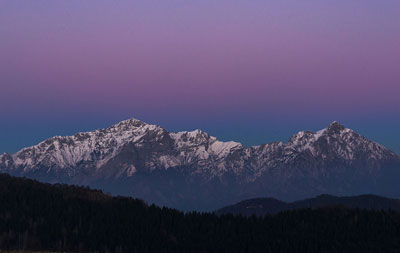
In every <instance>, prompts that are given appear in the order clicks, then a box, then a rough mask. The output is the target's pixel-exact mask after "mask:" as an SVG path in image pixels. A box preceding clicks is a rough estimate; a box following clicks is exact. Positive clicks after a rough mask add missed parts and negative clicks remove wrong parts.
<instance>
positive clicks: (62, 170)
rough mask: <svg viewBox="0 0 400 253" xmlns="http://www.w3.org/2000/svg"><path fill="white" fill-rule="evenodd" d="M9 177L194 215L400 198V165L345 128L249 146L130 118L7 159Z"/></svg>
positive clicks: (3, 168)
mask: <svg viewBox="0 0 400 253" xmlns="http://www.w3.org/2000/svg"><path fill="white" fill-rule="evenodd" d="M0 172H7V173H9V174H12V175H17V176H26V177H31V178H35V179H39V180H42V181H47V182H63V183H70V184H85V185H90V186H92V187H99V188H102V189H104V190H106V191H109V192H111V193H114V194H121V195H131V196H134V197H140V198H143V199H145V200H147V201H148V202H154V203H156V204H159V205H167V206H171V207H177V208H181V209H185V210H189V209H196V210H212V209H214V210H215V209H216V208H218V207H221V206H223V205H225V204H231V203H233V202H237V201H239V200H242V199H246V198H252V197H258V196H272V197H276V198H280V199H283V200H295V199H301V198H306V197H311V196H315V195H318V194H325V193H329V194H339V195H343V194H364V193H376V194H384V195H387V196H392V197H398V194H399V193H400V186H397V185H398V184H397V179H400V158H399V157H398V156H397V155H396V154H395V153H393V152H392V151H390V150H388V149H387V148H385V147H383V146H382V145H380V144H378V143H375V142H373V141H370V140H368V139H366V138H365V137H362V136H360V135H359V134H357V133H356V132H354V131H353V130H351V129H348V128H345V127H343V126H342V125H340V124H339V123H338V122H333V123H332V124H330V125H329V126H328V127H327V128H325V129H323V130H320V131H318V132H315V133H314V132H311V131H302V132H299V133H297V134H295V135H293V136H292V137H291V138H290V140H289V141H288V142H287V143H284V142H274V143H270V144H264V145H260V146H254V147H249V148H245V147H243V146H242V145H241V144H240V143H237V142H222V141H219V140H218V139H217V138H215V137H213V136H210V135H208V134H207V133H205V132H203V131H201V130H195V131H191V132H177V133H169V132H168V131H166V130H165V129H164V128H162V127H159V126H156V125H150V124H146V123H144V122H142V121H139V120H136V119H130V120H125V121H122V122H119V123H117V124H115V125H113V126H111V127H109V128H106V129H100V130H95V131H92V132H85V133H77V134H75V135H74V136H66V137H61V136H56V137H53V138H50V139H47V140H45V141H43V142H41V143H39V144H38V145H36V146H32V147H28V148H24V149H22V150H20V151H19V152H17V153H15V154H7V153H6V154H2V155H0Z"/></svg>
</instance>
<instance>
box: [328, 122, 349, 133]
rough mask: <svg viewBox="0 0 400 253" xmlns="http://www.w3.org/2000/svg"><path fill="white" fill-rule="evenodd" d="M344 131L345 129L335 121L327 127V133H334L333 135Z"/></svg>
mask: <svg viewBox="0 0 400 253" xmlns="http://www.w3.org/2000/svg"><path fill="white" fill-rule="evenodd" d="M344 129H345V127H344V126H343V125H342V124H340V123H339V122H337V121H333V122H332V123H331V124H330V125H329V126H328V131H330V132H335V133H338V132H341V131H343V130H344Z"/></svg>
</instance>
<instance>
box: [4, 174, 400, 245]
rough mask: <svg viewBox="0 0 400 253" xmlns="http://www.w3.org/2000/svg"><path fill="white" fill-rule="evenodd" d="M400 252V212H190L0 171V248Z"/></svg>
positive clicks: (309, 210) (322, 209) (337, 210)
mask: <svg viewBox="0 0 400 253" xmlns="http://www.w3.org/2000/svg"><path fill="white" fill-rule="evenodd" d="M22 249H24V250H48V251H69V252H77V251H81V252H82V251H84V252H95V251H96V252H398V249H400V214H398V213H396V212H390V211H372V210H370V211H367V210H359V209H346V208H342V207H336V208H334V207H332V208H321V209H299V210H292V211H285V212H281V213H279V214H277V215H273V216H271V215H267V216H265V217H259V218H257V217H255V216H252V217H241V216H233V215H222V216H220V217H218V216H217V215H214V214H210V213H202V214H200V213H187V214H184V213H183V212H180V211H177V210H174V209H168V208H159V207H156V206H148V205H146V204H145V203H144V202H143V201H141V200H135V199H132V198H122V197H110V196H108V195H106V194H103V193H102V192H100V191H96V190H90V189H87V188H83V187H75V186H65V185H50V184H43V183H39V182H36V181H33V180H28V179H22V178H14V177H11V176H8V175H5V174H1V175H0V250H22Z"/></svg>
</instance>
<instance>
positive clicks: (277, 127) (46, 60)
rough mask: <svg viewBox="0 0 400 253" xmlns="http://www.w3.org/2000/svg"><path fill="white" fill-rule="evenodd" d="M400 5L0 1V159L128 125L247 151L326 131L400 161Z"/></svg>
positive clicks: (366, 0)
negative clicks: (340, 132)
mask: <svg viewBox="0 0 400 253" xmlns="http://www.w3.org/2000/svg"><path fill="white" fill-rule="evenodd" d="M399 13H400V1H398V0H385V1H375V0H374V1H372V0H352V1H348V0H336V1H333V0H332V1H331V0H326V1H320V0H309V1H298V0H279V1H278V0H270V1H266V0H263V1H260V0H253V1H233V0H230V1H226V0H221V1H211V0H204V1H189V0H168V1H164V0H163V1H161V0H146V1H141V0H138V1H111V0H110V1H104V0H97V1H81V0H79V1H78V0H68V1H48V0H47V1H43V0H35V1H31V0H29V1H27V0H20V1H15V0H3V1H1V2H0V119H1V122H0V123H1V124H0V153H2V152H11V153H12V152H15V151H17V150H18V149H20V148H22V147H24V146H28V145H33V144H36V143H37V142H39V141H41V140H43V139H45V138H48V137H51V136H53V135H71V134H74V133H75V132H78V131H86V130H93V129H97V128H102V127H107V126H109V125H110V124H113V123H115V122H117V121H120V120H123V119H127V118H130V117H135V118H138V119H141V120H143V121H145V122H149V123H154V124H158V125H161V126H163V127H165V128H166V129H167V130H170V131H177V130H193V129H196V128H200V129H202V130H204V131H207V132H209V133H210V134H212V135H215V136H217V137H218V138H220V139H221V140H235V141H239V142H242V143H243V144H245V145H257V144H261V143H268V142H271V141H275V140H282V141H287V140H288V139H289V137H290V136H291V135H292V134H294V133H295V132H297V131H300V130H304V129H310V130H319V129H322V128H324V127H326V126H327V125H328V124H329V123H330V122H332V121H334V120H337V121H339V122H341V123H342V124H343V125H345V126H346V127H349V128H352V129H354V130H356V131H358V132H359V133H361V134H363V135H365V136H366V137H368V138H370V139H373V140H375V141H377V142H380V143H381V144H383V145H385V146H387V147H389V148H391V149H392V150H394V151H395V152H397V153H399V154H400V133H399V130H400V98H399V96H400V15H399Z"/></svg>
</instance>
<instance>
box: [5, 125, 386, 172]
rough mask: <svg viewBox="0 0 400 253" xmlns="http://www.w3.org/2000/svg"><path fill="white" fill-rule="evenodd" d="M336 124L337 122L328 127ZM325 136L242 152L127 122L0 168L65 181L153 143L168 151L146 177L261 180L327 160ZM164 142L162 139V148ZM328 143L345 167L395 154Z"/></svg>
mask: <svg viewBox="0 0 400 253" xmlns="http://www.w3.org/2000/svg"><path fill="white" fill-rule="evenodd" d="M335 123H337V122H333V123H332V124H335ZM327 134H328V132H327V128H324V129H322V130H320V131H317V132H315V133H312V132H310V131H300V132H299V133H297V134H295V135H293V137H292V138H291V140H290V141H289V142H288V143H283V142H275V143H270V144H265V145H259V146H254V147H250V148H244V147H243V146H242V144H240V143H238V142H234V141H227V142H224V141H220V140H218V139H217V138H216V137H213V136H210V135H209V134H207V133H205V132H203V131H201V130H199V129H196V130H193V131H182V132H176V133H168V132H167V131H166V130H165V129H163V128H162V127H159V126H156V125H151V124H146V123H144V122H142V121H139V120H136V119H129V120H125V121H122V122H119V123H117V124H115V125H113V126H111V127H109V128H106V129H99V130H95V131H91V132H84V133H78V134H76V135H74V136H66V137H61V136H55V137H53V138H50V139H48V140H45V141H43V142H41V143H39V144H38V145H36V146H32V147H28V148H24V149H22V150H20V151H19V152H17V153H15V154H13V155H11V157H12V158H11V160H10V161H9V160H8V159H4V155H0V168H2V167H3V168H4V167H5V166H9V164H12V162H11V161H13V162H14V164H15V168H22V169H23V171H25V172H29V171H31V170H35V169H38V168H40V167H41V166H42V167H45V168H47V169H46V170H47V171H48V172H49V173H50V172H52V171H53V170H60V171H63V170H64V171H67V173H68V175H75V174H78V173H81V172H82V171H84V173H89V174H90V173H93V174H95V173H97V172H98V171H99V170H100V169H101V168H103V167H104V166H105V165H106V164H107V163H108V162H109V161H110V160H111V159H113V158H114V157H116V156H117V155H119V154H120V151H121V150H122V149H123V148H124V146H125V145H127V144H133V145H136V147H137V148H138V149H139V150H140V148H141V147H142V145H143V143H144V142H152V143H154V144H158V145H160V146H161V144H163V145H168V146H166V148H165V150H161V151H157V153H156V151H152V150H150V151H146V152H150V153H149V154H146V159H147V160H145V164H146V166H147V167H146V169H148V170H149V171H152V170H155V169H168V168H172V167H177V166H187V165H191V166H192V165H193V167H194V168H196V173H200V172H201V173H207V174H208V175H209V176H217V175H222V174H223V173H226V172H227V171H233V172H234V173H236V174H240V173H242V172H243V171H246V170H248V167H246V166H250V167H249V168H251V171H253V173H254V175H260V173H261V172H262V171H265V170H268V169H269V168H273V167H276V166H279V165H281V164H282V163H287V162H290V161H293V159H295V158H296V157H297V156H298V154H300V153H302V152H308V151H310V152H311V154H312V155H313V156H314V157H316V158H317V157H319V158H318V159H324V157H326V154H324V153H321V152H320V151H319V149H318V142H317V140H318V139H320V138H321V137H323V136H325V135H327ZM168 136H169V137H168ZM331 137H332V136H331ZM163 138H167V139H166V140H165V142H163V140H164V139H163ZM168 138H170V139H168ZM327 139H329V140H330V143H329V145H330V148H332V150H334V152H336V153H337V156H338V157H340V158H341V159H344V160H345V161H352V160H353V159H356V157H355V155H354V154H355V151H359V150H361V151H363V152H366V153H368V154H369V156H370V157H371V158H373V159H385V157H388V156H394V153H392V152H391V151H389V150H387V149H386V148H385V147H383V146H381V145H379V144H377V143H374V142H372V141H369V140H368V139H366V138H364V137H361V136H359V135H358V134H356V133H355V132H354V131H353V130H351V129H348V128H345V129H344V130H342V131H341V132H340V133H339V134H338V135H336V134H335V136H333V137H332V138H330V137H327ZM171 141H172V143H171ZM169 145H170V146H169ZM235 151H239V154H240V155H238V156H235V157H234V158H232V159H226V158H228V157H230V155H231V154H232V153H233V152H235ZM3 160H5V161H3ZM2 163H3V164H2ZM245 164H249V165H246V166H245ZM2 165H3V166H2ZM138 166H139V165H138V164H134V162H133V159H132V161H131V162H129V161H128V163H127V164H124V166H121V171H120V172H119V173H118V175H119V176H124V175H125V176H128V177H131V176H133V175H134V174H135V173H136V172H137V170H138V169H142V168H139V167H138Z"/></svg>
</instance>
